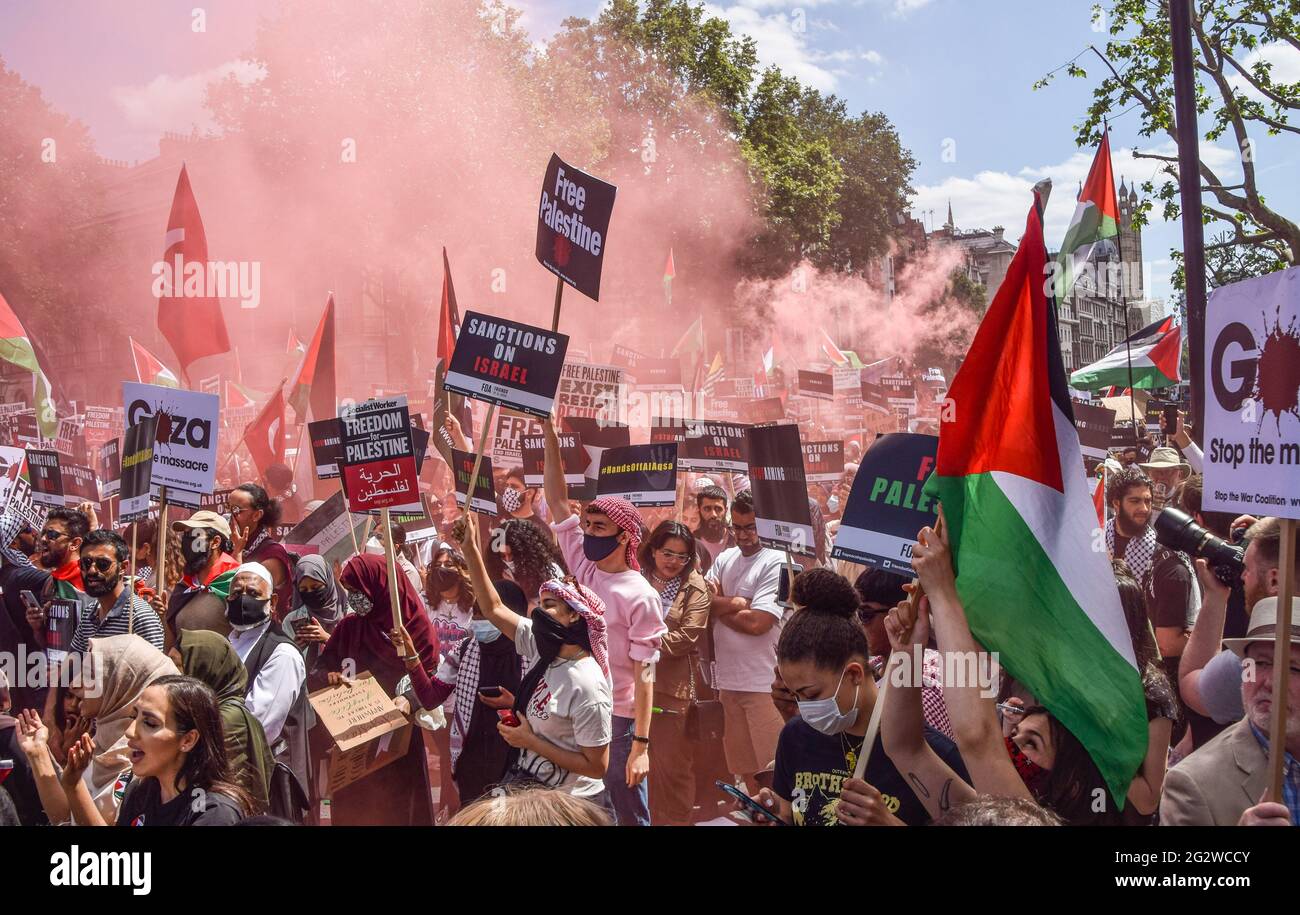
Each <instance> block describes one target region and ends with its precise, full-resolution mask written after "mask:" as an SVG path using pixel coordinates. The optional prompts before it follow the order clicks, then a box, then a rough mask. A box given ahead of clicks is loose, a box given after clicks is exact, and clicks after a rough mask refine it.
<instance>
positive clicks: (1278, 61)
mask: <svg viewBox="0 0 1300 915" xmlns="http://www.w3.org/2000/svg"><path fill="white" fill-rule="evenodd" d="M1233 57H1234V58H1235V59H1237V60H1239V61H1240V62H1241V65H1242V66H1243V67H1245V68H1246V70H1247V71H1252V68H1253V67H1254V66H1255V64H1257V63H1259V62H1260V61H1264V62H1266V63H1268V64H1271V65H1272V69H1271V70H1270V71H1269V79H1270V80H1271V81H1272V83H1273V85H1275V86H1276V85H1279V84H1282V83H1297V82H1300V49H1297V48H1295V47H1293V46H1292V45H1289V44H1287V43H1286V42H1284V41H1275V42H1273V43H1271V44H1262V45H1260V46H1259V47H1257V48H1255V49H1254V50H1253V51H1251V52H1250V53H1248V54H1247V55H1246V56H1245V57H1237V56H1236V55H1235V54H1234V55H1233ZM1225 66H1226V67H1227V69H1228V72H1229V73H1230V74H1232V75H1231V76H1229V77H1228V83H1229V84H1230V85H1231V86H1233V88H1236V89H1240V90H1241V91H1242V92H1243V93H1245V94H1246V95H1247V96H1248V97H1250V98H1252V99H1255V100H1256V101H1264V100H1265V98H1264V94H1263V93H1262V92H1260V91H1259V90H1258V89H1256V88H1255V87H1254V86H1252V85H1251V84H1250V83H1249V82H1248V81H1247V80H1246V78H1245V77H1244V76H1242V75H1241V74H1240V73H1237V71H1236V70H1233V69H1232V64H1225ZM1252 75H1253V72H1252Z"/></svg>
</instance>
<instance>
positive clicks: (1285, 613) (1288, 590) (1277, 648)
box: [1268, 518, 1296, 804]
mask: <svg viewBox="0 0 1300 915" xmlns="http://www.w3.org/2000/svg"><path fill="white" fill-rule="evenodd" d="M1278 520H1279V522H1280V524H1281V527H1282V537H1281V543H1280V544H1279V548H1278V553H1279V555H1278V589H1277V590H1278V595H1277V628H1276V629H1275V630H1274V631H1275V632H1276V633H1277V636H1276V640H1275V641H1274V643H1273V707H1272V709H1271V710H1270V711H1269V729H1268V798H1269V800H1271V801H1274V802H1276V803H1279V804H1283V803H1285V800H1284V796H1283V794H1282V778H1283V774H1284V769H1285V763H1286V720H1287V712H1288V709H1287V701H1286V700H1287V689H1288V688H1289V684H1288V682H1287V681H1288V680H1289V679H1290V677H1291V624H1292V614H1291V601H1292V599H1293V598H1294V597H1295V591H1296V580H1295V549H1296V543H1295V536H1296V523H1295V519H1294V518H1279V519H1278Z"/></svg>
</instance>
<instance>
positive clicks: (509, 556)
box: [484, 518, 569, 608]
mask: <svg viewBox="0 0 1300 915" xmlns="http://www.w3.org/2000/svg"><path fill="white" fill-rule="evenodd" d="M488 547H489V549H487V550H486V551H485V552H484V561H485V563H486V565H487V569H488V577H489V578H490V579H491V580H493V581H496V580H498V579H502V578H504V579H507V580H509V581H513V582H514V583H515V584H517V585H518V586H519V587H520V588H521V589H522V590H523V592H524V594H525V595H526V596H527V598H528V606H529V607H530V608H531V607H535V606H537V604H538V600H539V598H538V595H539V594H540V593H541V590H542V585H543V584H544V583H545V582H548V581H551V580H553V579H556V578H563V577H565V576H566V575H568V574H569V573H568V570H567V569H566V568H565V565H564V557H563V556H561V555H560V551H559V549H558V548H557V547H556V546H555V542H554V541H553V540H551V539H550V538H549V537H547V536H546V535H545V534H543V533H542V532H541V531H540V530H539V529H538V528H537V525H535V524H533V523H532V522H531V521H525V520H522V519H520V518H508V519H506V521H505V522H504V523H502V524H501V526H500V527H498V528H495V529H494V530H493V531H492V533H491V539H490V541H489V542H488Z"/></svg>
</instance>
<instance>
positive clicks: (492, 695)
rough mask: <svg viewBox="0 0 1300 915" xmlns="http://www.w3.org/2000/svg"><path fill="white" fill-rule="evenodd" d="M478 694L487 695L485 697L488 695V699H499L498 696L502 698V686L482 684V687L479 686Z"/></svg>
mask: <svg viewBox="0 0 1300 915" xmlns="http://www.w3.org/2000/svg"><path fill="white" fill-rule="evenodd" d="M478 694H479V695H480V696H485V697H487V698H488V699H497V698H500V696H501V687H499V686H480V687H479V688H478Z"/></svg>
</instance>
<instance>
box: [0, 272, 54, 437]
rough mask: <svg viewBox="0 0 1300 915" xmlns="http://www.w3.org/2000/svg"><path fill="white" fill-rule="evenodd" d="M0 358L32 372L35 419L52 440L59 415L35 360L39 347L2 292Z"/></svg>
mask: <svg viewBox="0 0 1300 915" xmlns="http://www.w3.org/2000/svg"><path fill="white" fill-rule="evenodd" d="M0 362H11V363H13V364H14V365H16V366H18V368H20V369H26V370H27V371H29V372H31V373H32V386H33V387H32V403H33V404H34V405H35V406H36V420H37V422H38V423H39V424H40V429H41V436H42V437H44V438H47V439H50V440H51V441H53V440H54V438H55V436H56V435H57V434H58V431H59V416H58V413H56V412H55V409H54V396H53V393H52V391H51V389H50V380H49V378H47V377H46V375H45V372H44V371H43V370H42V369H41V366H40V364H39V363H38V362H37V360H36V350H35V349H34V348H33V347H32V341H31V339H30V338H28V336H27V331H25V330H23V325H22V322H21V321H19V320H18V316H17V315H16V314H14V311H13V309H12V308H10V307H9V303H8V302H6V301H5V297H4V295H3V294H0Z"/></svg>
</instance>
